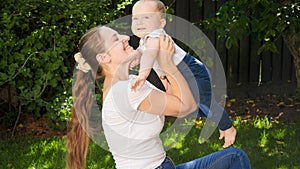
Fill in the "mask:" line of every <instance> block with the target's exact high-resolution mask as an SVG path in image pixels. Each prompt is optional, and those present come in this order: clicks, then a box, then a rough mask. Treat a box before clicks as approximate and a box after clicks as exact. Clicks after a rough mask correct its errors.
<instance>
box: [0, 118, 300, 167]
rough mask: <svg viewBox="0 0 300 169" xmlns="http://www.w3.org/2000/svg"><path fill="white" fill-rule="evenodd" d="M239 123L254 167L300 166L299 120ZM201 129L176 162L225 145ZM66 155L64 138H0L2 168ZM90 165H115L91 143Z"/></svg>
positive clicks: (240, 140)
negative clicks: (201, 138)
mask: <svg viewBox="0 0 300 169" xmlns="http://www.w3.org/2000/svg"><path fill="white" fill-rule="evenodd" d="M235 126H236V128H237V130H238V135H237V140H236V143H235V145H234V146H236V147H239V148H242V149H243V150H244V151H245V152H246V153H247V154H248V156H249V158H250V161H251V165H252V169H262V168H268V169H300V160H299V157H300V142H299V141H300V125H299V124H282V123H276V122H274V121H273V120H270V119H267V118H257V119H255V120H252V121H244V120H242V119H236V120H235ZM200 131H201V128H199V126H196V127H193V129H192V130H191V131H190V133H189V134H188V135H187V136H185V137H183V140H182V141H181V142H178V143H176V144H175V145H174V148H172V149H170V150H168V152H167V153H168V155H169V156H171V157H172V158H173V160H174V161H175V163H176V164H179V163H181V162H185V161H188V160H192V159H195V158H197V157H201V156H204V155H207V154H209V153H212V152H214V151H217V150H220V149H222V144H223V141H220V140H218V135H219V133H218V131H217V130H216V131H215V132H214V134H213V135H212V136H211V137H210V138H209V140H207V141H205V142H204V143H202V144H199V143H198V136H199V133H200ZM177 137H180V136H178V135H177ZM170 139H171V138H170ZM65 156H66V148H65V140H64V139H62V138H51V139H36V138H19V139H9V140H0V169H6V168H8V169H45V168H49V169H50V168H51V169H63V168H65ZM86 168H88V169H99V168H105V169H110V168H114V161H113V159H112V156H111V154H110V153H109V152H108V151H105V150H103V149H102V148H100V147H99V146H97V145H96V144H94V143H91V144H90V149H89V153H88V157H87V167H86Z"/></svg>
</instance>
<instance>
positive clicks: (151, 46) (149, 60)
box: [131, 37, 159, 90]
mask: <svg viewBox="0 0 300 169" xmlns="http://www.w3.org/2000/svg"><path fill="white" fill-rule="evenodd" d="M158 52H159V38H157V37H148V38H147V40H146V49H145V50H144V51H143V54H142V56H141V59H140V70H139V75H138V76H137V78H136V79H135V80H134V81H133V83H132V84H131V89H132V90H138V89H140V88H141V87H142V86H143V85H144V83H145V81H146V79H147V77H148V76H149V74H150V71H151V68H152V67H153V64H154V61H155V59H156V57H157V55H158Z"/></svg>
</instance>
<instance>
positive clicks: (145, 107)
mask: <svg viewBox="0 0 300 169" xmlns="http://www.w3.org/2000/svg"><path fill="white" fill-rule="evenodd" d="M174 50H175V49H174V42H173V41H172V39H171V38H170V37H167V36H166V35H162V36H161V38H160V51H159V56H158V57H157V60H158V63H159V65H160V67H161V69H162V70H163V71H164V73H165V74H166V75H167V78H168V80H169V83H170V85H171V86H172V93H165V92H162V91H158V90H153V91H152V92H151V93H150V94H149V95H148V96H147V97H146V99H145V100H144V101H142V102H141V104H140V105H139V107H138V109H139V110H141V111H145V112H149V113H154V114H163V115H167V116H176V117H183V116H186V115H188V114H190V113H192V112H193V111H195V110H196V109H197V105H196V102H195V100H194V97H193V95H192V92H191V90H190V88H189V86H188V84H187V82H186V80H185V79H184V77H183V76H182V74H181V72H179V70H178V69H177V67H176V65H175V64H174V63H173V61H172V56H173V53H174Z"/></svg>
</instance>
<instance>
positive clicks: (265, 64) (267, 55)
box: [261, 52, 272, 82]
mask: <svg viewBox="0 0 300 169" xmlns="http://www.w3.org/2000/svg"><path fill="white" fill-rule="evenodd" d="M261 61H262V69H261V70H262V72H261V81H262V82H268V81H271V80H272V54H271V52H263V53H262V57H261Z"/></svg>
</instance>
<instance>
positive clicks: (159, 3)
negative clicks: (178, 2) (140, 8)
mask: <svg viewBox="0 0 300 169" xmlns="http://www.w3.org/2000/svg"><path fill="white" fill-rule="evenodd" d="M139 2H155V3H156V9H157V10H158V11H159V12H160V13H161V14H162V15H161V17H162V18H166V6H165V4H164V3H163V2H162V1H160V0H139V1H137V2H136V3H135V4H137V3H139Z"/></svg>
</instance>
